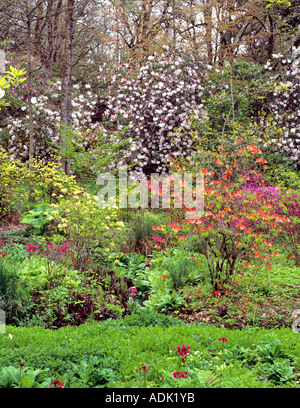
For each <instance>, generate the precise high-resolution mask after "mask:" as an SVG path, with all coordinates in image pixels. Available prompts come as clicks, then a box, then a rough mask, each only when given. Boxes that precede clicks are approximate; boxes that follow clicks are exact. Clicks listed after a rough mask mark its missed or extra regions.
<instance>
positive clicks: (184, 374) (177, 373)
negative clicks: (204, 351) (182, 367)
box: [172, 371, 190, 378]
mask: <svg viewBox="0 0 300 408" xmlns="http://www.w3.org/2000/svg"><path fill="white" fill-rule="evenodd" d="M172 374H173V377H174V378H187V376H188V375H189V374H190V373H189V372H188V371H174V372H173V373H172Z"/></svg>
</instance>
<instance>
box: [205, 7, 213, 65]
mask: <svg viewBox="0 0 300 408" xmlns="http://www.w3.org/2000/svg"><path fill="white" fill-rule="evenodd" d="M204 3H205V4H204V12H203V14H204V23H205V37H204V40H205V45H206V50H207V60H208V63H209V64H210V65H212V63H213V47H212V4H211V0H205V1H204Z"/></svg>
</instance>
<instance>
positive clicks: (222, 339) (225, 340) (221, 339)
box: [219, 337, 228, 343]
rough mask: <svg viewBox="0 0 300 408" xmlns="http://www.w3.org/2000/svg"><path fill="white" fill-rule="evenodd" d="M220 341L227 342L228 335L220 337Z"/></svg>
mask: <svg viewBox="0 0 300 408" xmlns="http://www.w3.org/2000/svg"><path fill="white" fill-rule="evenodd" d="M219 341H222V342H223V343H227V342H228V339H226V337H220V338H219Z"/></svg>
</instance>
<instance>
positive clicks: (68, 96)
mask: <svg viewBox="0 0 300 408" xmlns="http://www.w3.org/2000/svg"><path fill="white" fill-rule="evenodd" d="M74 4H75V0H68V2H67V8H66V20H65V22H66V23H65V57H64V65H63V80H62V101H61V123H62V124H64V125H67V126H72V122H73V120H72V45H73V36H74ZM59 144H60V148H61V167H62V169H63V171H64V172H65V173H66V174H68V175H69V174H70V166H69V163H68V160H67V159H66V158H65V157H64V154H63V150H64V149H65V148H66V142H65V140H64V139H63V137H62V135H61V136H60V143H59Z"/></svg>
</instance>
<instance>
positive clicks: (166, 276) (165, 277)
mask: <svg viewBox="0 0 300 408" xmlns="http://www.w3.org/2000/svg"><path fill="white" fill-rule="evenodd" d="M168 277H169V276H168V275H163V276H162V277H161V278H162V279H167V278H168Z"/></svg>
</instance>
